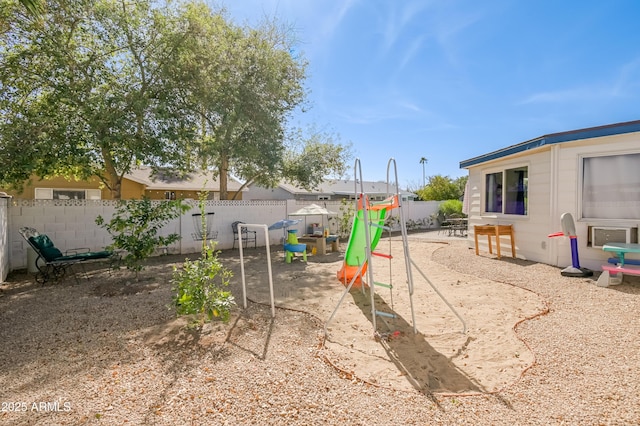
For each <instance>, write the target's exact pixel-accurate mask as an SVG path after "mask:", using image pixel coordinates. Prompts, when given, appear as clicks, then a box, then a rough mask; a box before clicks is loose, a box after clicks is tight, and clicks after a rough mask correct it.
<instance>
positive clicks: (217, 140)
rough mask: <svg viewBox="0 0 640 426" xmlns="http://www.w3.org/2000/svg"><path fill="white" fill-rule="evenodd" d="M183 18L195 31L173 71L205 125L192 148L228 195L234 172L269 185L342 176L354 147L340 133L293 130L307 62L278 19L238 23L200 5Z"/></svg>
mask: <svg viewBox="0 0 640 426" xmlns="http://www.w3.org/2000/svg"><path fill="white" fill-rule="evenodd" d="M181 19H182V20H183V23H182V26H183V27H185V28H189V37H188V39H187V41H186V42H185V43H183V44H181V46H180V50H179V52H178V55H177V56H178V60H177V61H175V62H171V63H168V64H167V66H166V73H167V75H168V76H177V81H178V82H179V83H178V85H177V86H176V87H175V90H177V91H179V92H180V93H181V99H182V100H183V102H184V105H185V109H186V110H188V111H189V112H190V114H191V115H190V116H191V120H192V123H193V125H194V126H195V127H196V128H197V129H198V136H199V137H198V139H197V140H196V141H194V144H193V145H192V146H191V147H190V150H189V153H190V155H191V156H192V157H193V158H194V162H199V164H200V165H201V166H202V167H205V168H209V169H213V170H216V171H217V173H218V177H219V182H220V198H221V199H228V198H229V194H228V189H227V187H228V185H227V175H228V174H233V175H234V176H237V177H238V178H240V179H242V180H245V182H246V183H245V185H248V184H250V183H252V182H258V183H260V184H261V185H263V186H267V187H270V186H275V185H276V184H277V183H279V182H280V181H282V180H287V181H290V182H292V183H296V184H299V185H301V186H304V187H314V186H317V184H318V183H319V182H320V181H322V180H323V179H324V178H325V176H326V175H329V174H339V175H340V174H342V172H343V171H344V167H345V163H346V160H348V159H349V158H350V151H349V147H348V146H346V145H342V144H340V143H338V142H337V138H336V137H335V135H332V134H329V133H327V132H320V131H316V130H315V129H311V130H309V131H308V133H307V134H305V133H304V132H303V131H301V130H297V129H296V130H291V131H289V132H287V123H288V121H289V119H290V117H291V114H292V113H293V111H294V110H296V109H297V108H299V107H301V106H303V104H304V102H305V98H306V91H305V88H304V86H303V82H304V79H305V70H306V61H304V59H303V58H302V57H301V56H300V55H296V57H294V56H293V55H292V53H291V52H292V50H293V46H294V43H293V40H292V39H291V37H290V36H291V32H290V31H289V30H287V28H285V27H282V26H279V25H278V23H277V22H275V21H265V22H264V23H262V24H261V25H260V26H259V27H258V28H256V29H252V28H245V27H238V26H235V25H232V24H230V23H229V22H227V21H225V19H224V17H223V15H222V14H220V13H215V12H213V11H211V9H209V8H208V7H207V6H206V5H203V4H196V3H192V4H188V5H187V6H186V7H185V9H184V12H183V14H182V15H181Z"/></svg>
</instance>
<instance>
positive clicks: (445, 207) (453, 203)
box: [438, 200, 464, 218]
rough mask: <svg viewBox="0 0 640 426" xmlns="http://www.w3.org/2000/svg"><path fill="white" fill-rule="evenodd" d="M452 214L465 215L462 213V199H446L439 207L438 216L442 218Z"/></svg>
mask: <svg viewBox="0 0 640 426" xmlns="http://www.w3.org/2000/svg"><path fill="white" fill-rule="evenodd" d="M451 215H459V216H464V215H463V214H462V201H460V200H446V201H443V202H442V203H440V208H439V209H438V216H439V217H440V218H447V217H449V216H451Z"/></svg>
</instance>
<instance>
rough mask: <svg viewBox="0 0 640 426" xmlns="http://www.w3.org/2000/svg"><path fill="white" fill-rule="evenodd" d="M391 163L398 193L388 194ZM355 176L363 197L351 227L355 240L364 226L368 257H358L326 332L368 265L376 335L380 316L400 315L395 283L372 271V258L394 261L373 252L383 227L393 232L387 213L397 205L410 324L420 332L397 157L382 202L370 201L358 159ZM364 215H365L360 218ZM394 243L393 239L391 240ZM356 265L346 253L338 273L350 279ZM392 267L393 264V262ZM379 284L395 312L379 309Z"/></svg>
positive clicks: (358, 201) (394, 316) (392, 160)
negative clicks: (386, 222) (386, 223)
mask: <svg viewBox="0 0 640 426" xmlns="http://www.w3.org/2000/svg"><path fill="white" fill-rule="evenodd" d="M391 165H393V167H394V173H395V184H396V194H395V195H394V196H391V197H390V196H389V194H390V192H389V171H390V167H391ZM358 174H359V178H360V179H358ZM354 175H355V176H354V177H355V179H354V180H355V191H354V192H355V193H356V194H358V182H360V192H359V193H360V197H359V198H358V197H356V198H357V199H356V206H357V210H356V214H355V218H354V223H353V227H354V229H352V239H353V237H354V236H355V235H356V227H357V226H361V225H360V224H359V221H362V225H363V227H364V237H365V242H364V244H365V250H364V254H365V259H361V258H359V257H358V260H357V263H358V265H357V271H356V272H355V273H353V274H352V276H350V279H349V284H348V285H346V282H345V285H346V288H345V290H344V292H343V294H342V297H341V298H340V300H339V301H338V303H337V305H336V307H335V309H334V311H333V312H332V314H331V316H330V317H329V319H328V320H327V322H326V324H325V334H326V332H327V326H328V324H329V323H330V322H331V320H332V319H333V317H334V316H335V314H336V312H337V311H338V308H339V307H340V304H341V303H342V301H343V300H344V298H345V296H346V295H347V294H348V293H349V291H350V290H351V287H352V286H353V285H354V283H355V282H356V281H357V280H359V279H361V278H362V274H363V270H364V269H365V268H366V274H367V281H368V283H369V284H370V285H369V295H370V300H371V318H372V323H373V324H372V325H373V331H374V335H376V337H378V336H379V334H378V331H377V330H378V327H377V318H378V317H380V318H381V319H383V320H384V318H397V314H396V313H395V311H394V307H393V283H391V282H389V283H383V282H379V281H375V280H374V274H373V268H374V265H373V261H372V258H373V257H374V256H375V257H381V258H385V259H389V262H391V259H392V257H393V256H392V255H391V254H390V253H388V254H387V253H381V252H379V251H374V250H375V245H377V242H378V240H379V238H380V235H381V232H382V231H383V230H387V231H390V228H389V227H387V226H384V225H383V223H384V220H385V217H386V214H387V213H388V211H389V210H391V209H394V208H396V207H397V208H398V209H399V212H400V227H401V234H402V245H403V250H404V258H405V267H406V272H407V286H408V291H409V303H410V309H411V323H412V326H413V332H414V333H417V329H416V321H415V312H414V308H413V278H412V273H411V258H410V255H409V245H408V238H407V228H406V222H405V219H404V212H403V208H402V197H401V195H400V188H399V184H398V171H397V167H396V162H395V159H393V158H391V159H389V162H388V164H387V199H386V200H384V201H382V202H376V203H370V202H369V199H368V197H367V194H366V193H365V191H364V185H363V180H362V169H361V167H360V160H359V159H356V162H355V165H354ZM374 211H375V212H382V213H376V214H375V215H371V213H372V212H374ZM360 216H362V217H360ZM372 216H375V218H373V219H372ZM372 228H373V229H375V236H374V238H372V236H371V229H372ZM352 239H350V241H349V244H352V243H354V241H352ZM390 245H391V242H390ZM349 267H351V268H354V267H355V266H354V265H348V264H347V255H346V254H345V265H344V267H343V270H341V271H340V272H339V273H338V276H339V277H340V276H341V274H342V277H343V279H344V280H345V281H346V280H347V270H348V268H349ZM390 267H391V265H390ZM376 287H383V288H387V289H389V291H390V294H391V304H390V307H391V310H392V312H384V311H379V310H377V309H376V302H375V292H376V290H375V288H376ZM362 291H363V292H364V285H363V286H362Z"/></svg>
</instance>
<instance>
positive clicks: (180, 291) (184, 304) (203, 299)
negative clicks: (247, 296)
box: [171, 241, 235, 321]
mask: <svg viewBox="0 0 640 426" xmlns="http://www.w3.org/2000/svg"><path fill="white" fill-rule="evenodd" d="M215 246H216V243H215V242H213V241H212V242H210V243H209V244H208V245H207V247H206V249H205V250H203V253H202V257H201V258H200V259H198V260H194V261H190V260H189V259H187V260H185V262H184V265H183V266H182V269H181V270H178V268H177V267H174V269H173V278H172V280H171V283H172V285H173V287H172V291H173V292H174V295H173V304H174V306H175V308H176V313H177V314H178V315H196V316H203V317H204V319H205V320H208V321H211V320H213V319H220V320H222V321H228V320H229V316H230V314H231V309H232V308H233V306H235V300H234V298H233V295H232V294H231V292H230V291H228V290H226V287H227V286H228V285H229V278H230V277H231V276H232V273H231V271H230V270H228V269H226V268H225V267H224V266H223V265H222V263H221V262H220V260H219V259H218V253H219V251H215Z"/></svg>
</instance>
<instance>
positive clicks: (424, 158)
mask: <svg viewBox="0 0 640 426" xmlns="http://www.w3.org/2000/svg"><path fill="white" fill-rule="evenodd" d="M428 161H429V160H427V157H421V158H420V164H422V186H423V187H425V186H427V181H426V180H425V177H424V165H425V164H427V162H428Z"/></svg>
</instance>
